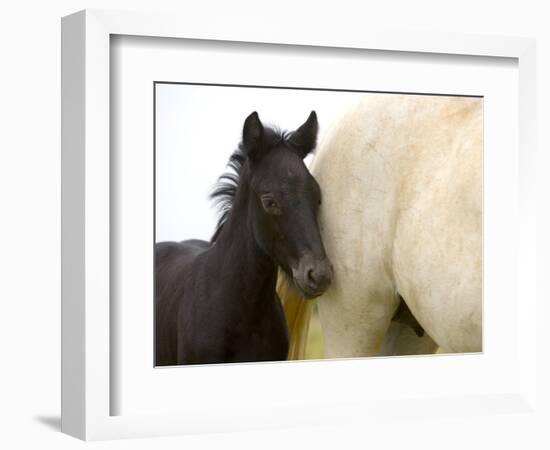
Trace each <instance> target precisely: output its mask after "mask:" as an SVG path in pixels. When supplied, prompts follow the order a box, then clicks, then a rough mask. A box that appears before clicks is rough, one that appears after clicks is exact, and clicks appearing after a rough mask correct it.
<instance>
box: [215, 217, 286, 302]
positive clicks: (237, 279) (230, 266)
mask: <svg viewBox="0 0 550 450" xmlns="http://www.w3.org/2000/svg"><path fill="white" fill-rule="evenodd" d="M213 250H215V251H216V252H219V258H220V259H219V260H220V261H223V262H222V273H221V274H220V275H221V278H222V280H221V281H222V282H223V283H227V285H228V287H229V289H239V290H240V291H242V293H243V294H244V295H243V297H244V298H246V299H247V300H250V301H251V302H253V301H256V300H261V299H263V297H264V296H265V295H266V294H271V293H273V294H274V293H275V284H276V280H277V266H276V264H275V263H274V262H273V259H272V258H271V256H269V255H267V254H266V253H265V252H264V251H263V250H262V249H261V248H260V247H259V245H258V244H257V243H256V240H255V239H254V236H253V233H252V230H251V229H250V228H249V226H248V223H247V216H246V214H239V213H238V212H237V213H235V214H231V213H230V215H229V217H228V219H227V222H226V223H225V224H224V225H223V229H222V231H221V232H220V234H219V236H218V239H217V240H216V243H215V245H214V249H213Z"/></svg>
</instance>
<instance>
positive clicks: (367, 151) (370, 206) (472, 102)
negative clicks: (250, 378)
mask: <svg viewBox="0 0 550 450" xmlns="http://www.w3.org/2000/svg"><path fill="white" fill-rule="evenodd" d="M312 172H313V174H314V176H315V178H316V179H317V181H318V182H319V184H320V186H321V190H322V193H323V205H322V208H321V217H320V227H321V233H322V235H323V241H324V243H325V247H326V250H327V254H328V255H329V257H330V259H331V261H332V263H333V264H334V270H335V271H334V273H335V275H334V280H333V283H332V285H331V287H330V288H329V290H328V291H327V292H326V293H325V294H324V295H323V296H322V297H321V298H319V314H320V319H321V325H322V330H323V335H324V342H325V355H326V356H327V357H348V356H349V357H353V356H366V355H375V354H378V353H379V352H380V350H381V346H382V342H383V340H384V337H385V336H386V333H387V331H388V328H389V326H390V322H391V319H392V317H393V315H394V313H395V310H396V308H397V306H398V304H399V301H400V300H399V295H401V296H402V297H403V299H404V300H405V302H406V304H407V305H408V307H409V308H410V310H411V312H412V313H413V315H414V316H415V318H416V319H417V320H418V322H419V323H420V324H421V325H422V327H423V328H424V330H425V331H426V332H427V333H428V335H429V336H430V337H431V338H432V339H433V340H434V341H435V342H436V343H437V345H438V346H439V347H441V349H442V350H444V351H448V352H471V351H480V350H481V346H482V268H481V259H482V185H481V183H482V103H481V100H480V99H475V98H460V97H438V96H417V95H390V94H370V95H367V96H365V97H364V98H362V100H361V101H360V102H359V103H358V104H357V105H356V106H355V107H354V108H353V109H352V110H350V111H349V112H348V113H347V114H346V115H345V116H344V117H343V118H342V119H341V120H340V121H339V122H338V123H336V124H335V125H334V126H333V128H332V130H331V131H330V132H329V133H328V134H327V135H326V137H325V138H324V139H323V141H322V142H321V144H320V145H319V147H318V149H317V151H316V156H315V159H314V161H313V165H312ZM392 327H393V328H395V329H394V330H392V331H393V337H391V336H390V338H391V339H393V341H392V342H389V343H388V342H386V343H385V344H384V345H385V347H386V348H385V349H382V351H383V352H384V353H389V354H392V353H393V354H399V353H422V352H425V351H428V350H412V351H399V349H396V348H395V346H396V345H397V346H399V345H403V344H402V343H403V342H404V343H405V346H406V345H407V342H412V341H413V340H414V339H412V338H411V339H408V338H407V337H406V335H407V333H409V334H410V330H408V331H407V330H406V329H403V327H397V328H396V327H395V325H392ZM403 333H404V335H403ZM401 335H403V336H404V338H402V336H401ZM388 339H389V338H388V336H386V340H387V341H388ZM391 339H390V340H391ZM399 341H401V344H399ZM413 345H416V344H413ZM420 347H421V348H423V349H429V348H431V349H432V350H435V345H434V343H433V342H432V341H431V340H430V338H429V337H427V338H424V339H423V340H422V342H421V344H420Z"/></svg>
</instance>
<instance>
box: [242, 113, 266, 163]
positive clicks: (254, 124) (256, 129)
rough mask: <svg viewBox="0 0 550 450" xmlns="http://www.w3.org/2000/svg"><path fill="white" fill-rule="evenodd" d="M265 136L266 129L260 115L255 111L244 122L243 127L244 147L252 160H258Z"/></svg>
mask: <svg viewBox="0 0 550 450" xmlns="http://www.w3.org/2000/svg"><path fill="white" fill-rule="evenodd" d="M263 135H264V127H263V125H262V122H260V118H259V117H258V113H257V112H256V111H254V112H253V113H252V114H250V115H249V116H248V117H247V118H246V120H245V121H244V126H243V146H244V150H245V153H246V156H248V157H249V158H251V159H255V158H258V156H259V155H260V151H261V146H262V138H263Z"/></svg>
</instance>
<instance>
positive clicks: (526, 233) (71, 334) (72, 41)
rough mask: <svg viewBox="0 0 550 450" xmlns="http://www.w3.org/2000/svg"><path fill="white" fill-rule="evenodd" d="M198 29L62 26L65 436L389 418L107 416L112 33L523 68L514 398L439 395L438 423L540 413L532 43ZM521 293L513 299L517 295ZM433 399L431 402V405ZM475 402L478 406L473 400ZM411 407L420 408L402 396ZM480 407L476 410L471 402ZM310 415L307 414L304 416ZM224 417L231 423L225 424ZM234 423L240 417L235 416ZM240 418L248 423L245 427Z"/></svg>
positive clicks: (160, 24)
mask: <svg viewBox="0 0 550 450" xmlns="http://www.w3.org/2000/svg"><path fill="white" fill-rule="evenodd" d="M215 25H216V26H215V27H214V26H211V27H204V24H201V23H195V22H194V21H193V18H192V17H189V16H174V15H166V14H157V13H155V14H145V13H129V12H113V11H100V10H86V11H81V12H78V13H76V14H73V15H70V16H67V17H65V18H63V21H62V56H63V60H62V126H63V130H62V147H63V149H62V176H63V179H62V431H64V432H65V433H67V434H70V435H73V436H76V437H78V438H81V439H85V440H96V439H110V438H124V437H145V436H162V435H172V434H183V433H196V432H207V431H222V430H228V431H231V430H248V429H258V428H266V427H281V426H286V425H288V426H295V425H300V424H303V425H308V424H312V423H315V424H325V423H327V424H328V423H330V422H331V421H334V420H339V421H342V420H348V419H349V420H352V418H356V419H357V418H368V417H374V416H375V415H376V413H377V409H376V408H379V409H380V410H381V411H383V414H386V415H387V416H388V417H390V416H392V413H391V412H390V410H391V406H390V405H385V404H383V402H382V403H380V402H378V403H376V405H373V404H350V403H343V404H338V405H332V406H331V408H330V411H329V412H326V411H323V412H322V413H319V411H318V408H319V405H304V407H303V408H301V409H299V410H297V409H295V408H286V407H284V406H282V407H281V406H278V407H277V408H276V410H274V411H272V412H268V411H256V412H249V414H248V415H247V414H244V413H241V414H240V415H239V414H233V415H232V416H231V413H230V412H229V411H228V410H227V409H226V408H221V409H220V412H219V413H218V414H213V413H210V414H204V413H202V414H201V413H199V414H189V413H185V414H162V415H159V414H151V415H146V414H141V415H130V416H125V415H119V416H113V415H111V414H110V411H111V407H110V398H111V389H112V386H111V383H110V370H109V365H110V358H109V354H110V339H109V336H110V333H111V331H112V330H111V327H112V324H111V322H110V320H109V314H110V308H109V298H110V252H111V250H110V249H111V242H110V216H111V214H110V181H109V180H110V178H111V176H112V174H111V173H110V166H109V163H110V158H109V149H110V121H109V117H110V114H109V111H110V102H111V97H110V95H111V93H110V89H109V86H110V78H109V77H110V70H109V65H110V36H111V35H127V36H130V35H131V36H149V37H169V38H180V39H181V38H185V39H201V40H213V41H232V42H242V43H265V44H287V45H299V46H306V47H307V46H311V47H330V48H336V49H350V48H353V49H369V50H381V51H394V52H414V53H418V54H420V53H423V54H450V55H470V56H489V57H506V58H514V59H517V61H518V74H519V98H518V111H519V114H518V120H519V122H518V130H519V143H518V145H519V155H520V159H519V161H518V172H519V235H520V236H521V239H520V241H519V247H518V254H517V258H518V259H517V267H518V279H517V286H518V292H521V299H522V301H521V302H520V305H519V306H520V308H519V309H518V323H517V327H518V330H519V331H518V340H519V343H520V344H521V345H520V351H519V360H520V361H521V364H520V367H519V368H518V372H519V379H518V383H517V386H516V390H515V391H513V392H503V393H502V395H496V396H491V398H484V399H483V402H480V399H481V395H477V396H475V395H473V396H470V397H468V398H466V397H465V398H463V399H458V400H457V399H454V400H453V399H450V398H445V399H436V400H437V404H438V408H439V410H440V411H441V414H442V415H445V414H446V413H449V412H450V411H453V412H454V413H456V411H458V414H459V415H460V414H462V415H468V414H472V413H474V414H475V413H479V412H480V411H482V412H483V413H485V414H492V413H496V412H499V411H500V410H501V409H502V405H503V404H506V405H507V407H509V409H511V410H512V411H514V412H518V413H522V412H526V411H531V412H532V411H536V409H535V408H536V403H535V399H536V397H537V391H536V382H535V380H536V357H537V354H536V350H535V349H536V327H535V324H536V292H535V284H536V283H535V270H534V267H535V266H534V264H535V263H534V259H535V248H536V243H535V233H534V229H535V206H534V195H533V194H534V190H535V186H534V172H535V132H534V127H535V81H534V78H535V44H534V41H533V40H532V39H526V38H511V37H488V36H472V35H460V34H445V33H441V34H418V33H412V34H409V33H397V32H384V31H369V32H366V33H364V32H363V31H360V32H358V30H349V32H347V33H342V30H341V29H339V31H338V33H331V32H330V31H328V30H320V29H315V27H314V26H313V25H312V26H311V27H309V28H308V29H307V32H304V31H303V30H302V31H298V30H281V28H280V27H278V26H275V25H273V26H272V25H269V24H266V23H262V24H261V26H259V25H257V24H255V23H248V25H243V26H239V27H235V26H234V24H232V23H225V22H223V21H221V22H217V23H216V24H215ZM517 295H519V294H517ZM433 401H434V399H426V402H428V404H429V402H433ZM481 403H482V405H481V406H480V404H481ZM407 405H408V406H407V408H408V411H409V412H410V413H411V414H415V411H417V410H420V409H422V408H425V407H426V405H427V403H425V402H424V403H422V401H413V400H409V401H408V403H407ZM472 405H476V406H472ZM308 413H309V414H308ZM230 416H231V417H230ZM239 419H241V420H239ZM243 419H245V420H243Z"/></svg>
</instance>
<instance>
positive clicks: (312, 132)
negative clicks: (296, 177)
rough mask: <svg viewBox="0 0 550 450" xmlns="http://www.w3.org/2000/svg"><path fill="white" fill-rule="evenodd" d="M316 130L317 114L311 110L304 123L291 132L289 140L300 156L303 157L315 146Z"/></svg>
mask: <svg viewBox="0 0 550 450" xmlns="http://www.w3.org/2000/svg"><path fill="white" fill-rule="evenodd" d="M318 131H319V124H318V122H317V114H316V113H315V111H311V114H310V115H309V117H308V118H307V120H306V121H305V122H304V124H303V125H302V126H301V127H300V128H298V129H297V130H296V131H295V132H294V133H292V136H291V137H290V141H291V143H292V145H294V146H295V147H296V150H298V153H299V154H300V156H301V157H302V158H305V157H306V156H307V155H308V154H309V153H311V151H312V150H313V149H314V148H315V145H316V144H317V132H318Z"/></svg>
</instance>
